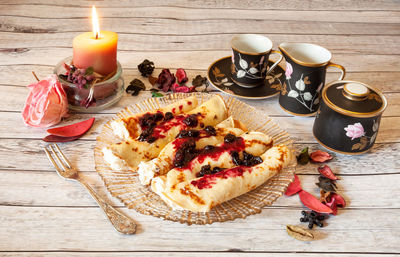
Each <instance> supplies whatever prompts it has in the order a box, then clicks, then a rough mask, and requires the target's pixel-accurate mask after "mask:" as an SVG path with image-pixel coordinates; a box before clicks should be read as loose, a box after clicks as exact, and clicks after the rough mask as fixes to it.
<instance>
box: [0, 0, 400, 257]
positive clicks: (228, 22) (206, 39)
mask: <svg viewBox="0 0 400 257" xmlns="http://www.w3.org/2000/svg"><path fill="white" fill-rule="evenodd" d="M93 3H94V4H96V6H97V8H98V12H99V16H100V17H101V22H100V24H101V27H102V28H103V29H104V30H111V31H116V32H118V34H119V37H120V39H119V52H118V58H119V61H120V62H121V64H122V66H123V69H124V77H125V82H126V83H128V82H129V81H131V80H132V79H133V78H141V77H140V76H139V73H138V71H137V68H136V67H137V65H138V64H139V63H140V62H141V61H142V60H143V59H145V58H147V59H150V60H152V61H154V62H155V64H156V66H157V67H158V68H160V69H161V68H164V67H167V68H171V69H173V70H174V69H176V68H180V67H183V68H185V69H186V70H187V71H188V75H189V78H190V79H191V78H193V77H194V76H195V75H197V74H201V75H205V73H206V69H207V67H208V66H209V64H210V63H211V62H213V60H215V59H217V58H219V57H223V56H226V55H229V54H230V48H229V40H230V38H232V36H233V35H235V34H239V33H259V34H264V35H267V36H268V37H270V38H271V39H272V40H273V42H274V45H275V47H276V46H277V45H278V44H279V43H281V42H285V41H286V42H287V41H292V42H310V43H316V44H320V45H322V46H325V47H327V48H328V49H330V50H331V51H332V52H333V60H334V61H335V62H337V63H339V64H342V65H344V66H345V67H346V69H347V78H348V79H353V80H359V81H362V82H365V83H367V84H370V85H372V86H375V87H377V88H378V89H380V90H382V91H383V92H384V93H385V95H386V97H387V98H388V101H389V106H388V108H387V110H386V112H385V113H384V115H383V118H382V122H381V127H380V131H379V135H378V138H377V142H376V144H375V146H374V147H373V149H372V150H371V151H370V152H369V153H368V154H364V155H361V156H344V155H339V154H334V156H335V158H334V160H333V161H332V162H330V166H331V167H332V169H333V170H334V171H335V172H336V173H338V174H339V175H340V177H341V178H342V179H341V180H340V181H339V183H338V185H339V191H340V193H341V194H343V195H344V196H345V198H346V200H347V202H348V207H347V208H346V209H344V210H340V211H339V213H338V215H337V216H335V217H330V218H329V220H328V221H327V222H326V227H324V228H322V229H318V231H320V232H321V233H323V235H324V236H323V239H321V240H318V241H313V242H308V243H304V242H301V241H296V240H295V239H293V238H291V237H289V236H288V235H287V234H286V231H285V225H286V224H299V223H300V222H299V218H300V216H301V215H300V212H301V210H303V209H304V207H303V205H302V204H301V203H300V201H299V199H298V197H297V196H294V197H290V198H289V197H285V196H283V197H280V198H279V200H278V201H276V202H275V203H274V204H273V206H270V207H266V208H265V209H264V210H263V211H262V213H261V214H258V215H253V216H250V217H247V218H246V219H238V220H235V221H232V222H225V223H216V224H212V225H206V226H197V225H193V226H187V225H182V224H177V223H173V222H169V221H164V220H161V219H158V218H154V217H151V216H145V215H140V214H138V213H136V212H135V211H132V210H128V209H127V208H125V207H124V206H123V205H122V204H121V203H120V202H119V201H118V200H116V199H114V198H112V197H111V196H110V195H109V194H108V192H107V191H106V190H105V187H104V185H103V183H102V182H101V180H100V178H99V176H98V175H97V174H96V172H95V171H94V159H93V147H94V145H95V138H96V136H97V135H98V134H99V131H100V129H101V126H102V124H103V123H104V122H105V121H107V120H109V119H110V118H111V117H112V116H113V115H114V114H115V113H116V112H118V111H119V110H120V109H121V108H122V107H124V106H127V105H129V104H134V103H137V102H138V101H140V100H142V99H144V98H146V97H149V96H150V93H149V91H147V92H141V93H140V95H139V96H138V97H132V96H130V95H124V97H123V98H122V100H121V101H120V102H119V103H118V104H117V105H115V106H113V107H112V108H110V109H107V110H104V111H102V112H100V113H91V114H73V115H71V116H70V117H69V118H67V119H66V120H65V121H64V122H63V124H68V123H73V122H76V121H80V120H83V119H86V118H89V117H92V116H95V117H96V119H97V120H96V123H95V125H94V127H93V129H92V130H91V131H90V133H88V134H86V135H85V136H84V137H83V138H81V139H79V140H77V141H75V142H71V143H66V144H63V145H62V149H65V150H66V154H67V155H68V156H69V157H70V158H71V160H72V161H73V163H74V165H76V166H77V167H78V168H79V169H80V170H81V171H83V175H84V176H85V177H86V178H87V180H88V181H89V182H90V184H92V185H93V186H94V187H95V188H96V190H97V191H98V192H100V194H102V195H103V196H105V197H107V198H108V200H109V202H112V203H113V204H114V205H115V206H117V207H118V208H121V209H122V210H123V211H124V212H125V213H127V214H129V215H130V216H131V217H133V218H134V219H135V220H136V221H137V222H138V224H139V229H138V233H137V234H136V235H132V236H125V235H120V234H118V233H117V232H116V231H114V229H113V228H112V227H111V225H110V224H109V222H108V221H107V220H106V218H105V217H104V216H103V214H102V213H101V211H100V210H99V208H98V206H97V205H96V203H95V202H94V201H93V200H92V199H91V197H90V196H89V194H88V193H87V192H86V190H85V189H83V188H82V187H81V186H79V185H78V184H77V183H73V182H68V181H64V180H62V179H60V178H59V177H58V176H57V175H56V173H55V172H54V169H53V167H51V166H50V164H49V162H48V160H47V158H46V157H45V155H44V152H43V147H44V146H45V145H46V143H45V142H43V141H42V140H41V139H42V138H43V137H44V136H45V134H46V132H45V130H43V129H34V128H27V127H25V126H24V125H23V123H22V120H21V114H20V111H21V110H22V107H23V105H24V101H25V97H26V96H27V93H28V89H27V88H26V87H25V85H27V84H29V83H32V82H34V81H35V80H34V78H33V76H32V74H31V71H35V72H36V73H37V75H38V76H39V77H40V78H43V77H45V76H46V75H48V74H51V73H52V70H53V67H54V65H55V64H56V63H57V62H59V61H60V60H61V59H62V58H65V57H67V56H70V55H71V54H72V49H71V45H72V39H73V37H74V36H76V35H77V34H79V33H81V32H84V31H90V30H91V23H90V20H89V19H88V17H89V16H90V6H91V5H92V4H93ZM399 22H400V2H399V1H383V0H377V1H376V0H366V1H346V0H341V1H323V0H315V1H305V2H303V1H293V0H292V1H262V0H252V1H224V0H220V1H206V2H204V1H202V0H195V1H190V0H186V1H185V0H182V1H178V0H175V1H169V2H168V3H167V1H156V0H147V1H131V2H128V1H120V0H110V1H85V0H76V1H65V0H29V1H28V0H8V1H7V0H2V1H0V75H1V76H0V96H1V101H0V117H1V119H0V122H1V123H0V124H1V125H0V172H1V174H0V251H1V252H0V255H6V256H43V255H44V256H47V255H53V254H57V255H85V256H92V255H93V256H144V255H148V256H202V255H210V256H265V255H270V256H294V255H295V254H294V253H295V252H300V253H302V255H303V256H332V255H336V254H339V255H341V256H366V255H368V256H371V254H372V255H376V256H378V255H381V254H384V253H385V254H389V255H385V256H391V255H395V254H399V253H400V219H399V216H400V201H399V198H400V187H399V183H400V153H399V150H400V104H399V103H400V58H399V55H400V37H399V34H400V24H399ZM159 71H160V70H159V69H158V70H156V72H155V74H158V72H159ZM337 76H338V74H337V73H333V70H332V73H331V72H329V73H328V78H327V81H330V80H332V79H334V78H335V77H337ZM147 86H148V87H150V85H149V83H147ZM246 103H248V104H250V105H252V106H255V107H256V108H258V109H261V110H264V111H265V113H267V114H269V115H270V116H272V117H273V118H274V119H275V120H276V121H277V122H278V123H279V124H280V125H281V126H282V127H284V128H285V129H286V130H287V131H288V132H289V133H291V135H293V137H294V138H295V139H296V149H298V150H300V149H302V148H303V147H305V146H308V147H310V148H311V149H312V150H315V149H322V147H321V146H320V145H318V144H317V143H316V141H315V140H314V139H313V137H312V134H311V128H312V124H313V121H314V118H312V117H310V118H299V117H293V116H291V115H288V114H287V113H285V112H283V111H282V110H281V109H280V108H279V106H278V103H277V98H272V99H268V100H260V101H246ZM316 167H317V165H307V166H300V167H298V169H297V174H299V177H300V179H301V181H302V183H303V186H304V188H305V189H307V190H309V191H310V192H312V193H314V194H315V195H317V194H318V191H317V189H316V186H315V182H316V181H317V176H318V175H317V170H316Z"/></svg>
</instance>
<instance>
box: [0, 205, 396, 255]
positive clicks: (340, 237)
mask: <svg viewBox="0 0 400 257" xmlns="http://www.w3.org/2000/svg"><path fill="white" fill-rule="evenodd" d="M124 211H125V212H126V213H128V214H129V215H132V217H133V218H134V219H135V220H136V221H137V223H138V224H139V228H138V233H137V234H136V235H133V236H125V235H120V234H118V233H116V232H115V231H113V230H112V229H111V226H110V224H108V222H107V220H106V219H105V217H103V214H102V213H101V212H100V211H99V210H98V208H76V207H75V208H70V207H67V208H66V207H52V208H47V207H14V206H0V219H1V223H0V229H1V231H4V232H7V236H6V235H5V234H4V233H1V234H0V239H1V240H0V249H2V250H4V251H13V250H17V249H18V250H20V251H27V250H31V251H51V250H55V249H63V250H75V251H80V250H82V249H86V250H92V251H93V250H95V251H155V250H157V251H177V250H180V249H185V250H186V251H229V250H230V249H239V250H242V251H279V249H281V247H282V246H283V245H284V246H285V249H286V250H287V251H305V252H330V251H332V252H336V253H337V252H386V253H397V252H399V251H400V246H399V244H398V240H397V238H398V237H399V236H400V224H399V223H397V222H393V220H395V219H396V218H397V217H398V214H399V211H398V210H391V209H379V210H378V209H368V210H350V209H348V210H343V211H339V213H338V215H337V216H336V217H332V218H331V219H328V221H327V226H326V227H325V228H323V229H320V230H318V231H319V233H321V238H322V239H321V240H317V241H313V242H312V243H309V244H305V243H304V242H301V241H296V240H295V239H293V238H291V237H289V236H288V235H287V234H286V230H285V225H286V224H299V223H300V222H299V221H298V218H299V216H300V215H299V214H300V210H299V209H290V208H284V209H265V210H263V211H262V212H261V214H258V215H253V216H250V217H247V218H246V219H238V220H235V221H233V222H224V223H215V224H213V225H211V226H208V225H207V226H197V225H192V226H187V225H183V224H179V223H173V222H169V221H162V223H161V220H159V219H158V218H154V217H151V216H145V215H140V214H137V213H135V212H133V211H130V210H124ZM377 215H379V216H383V217H385V218H384V219H379V222H378V220H377V219H376V217H377ZM45 217H47V218H45ZM360 217H362V218H360ZM44 219H45V220H46V222H42V220H44ZM27 230H28V231H35V233H21V231H27ZM239 231H240V233H238V232H239ZM99 235H101V236H99ZM328 235H329V236H328ZM204 236H206V237H207V242H204ZM16 237H18V239H19V240H14V238H16ZM83 238H84V239H85V240H82V239H83ZM358 238H363V240H358ZM51 239H56V240H51ZM183 239H184V240H183ZM20 241H21V242H24V244H23V245H21V244H20ZM115 242H118V244H116V243H115ZM199 242H201V243H199ZM344 242H346V243H344ZM350 249H351V250H350Z"/></svg>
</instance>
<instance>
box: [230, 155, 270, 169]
mask: <svg viewBox="0 0 400 257" xmlns="http://www.w3.org/2000/svg"><path fill="white" fill-rule="evenodd" d="M231 157H232V162H233V163H234V164H235V165H237V166H240V165H243V166H247V167H251V166H254V165H257V164H260V163H262V162H263V160H262V158H261V157H259V156H254V155H252V154H249V153H248V152H246V151H243V160H241V159H240V157H239V153H238V152H236V151H232V152H231Z"/></svg>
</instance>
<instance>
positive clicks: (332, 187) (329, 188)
mask: <svg viewBox="0 0 400 257" xmlns="http://www.w3.org/2000/svg"><path fill="white" fill-rule="evenodd" d="M318 181H319V182H318V183H315V184H316V185H317V186H318V187H319V188H321V189H323V190H324V191H326V192H335V191H336V188H337V186H336V184H335V180H331V179H329V178H326V177H323V176H319V177H318Z"/></svg>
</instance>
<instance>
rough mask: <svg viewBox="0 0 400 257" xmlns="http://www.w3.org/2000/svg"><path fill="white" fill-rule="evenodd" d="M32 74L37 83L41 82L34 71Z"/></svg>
mask: <svg viewBox="0 0 400 257" xmlns="http://www.w3.org/2000/svg"><path fill="white" fill-rule="evenodd" d="M32 74H33V76H34V77H35V79H36V80H37V81H39V80H40V79H39V78H38V76H36V73H35V72H34V71H32Z"/></svg>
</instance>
